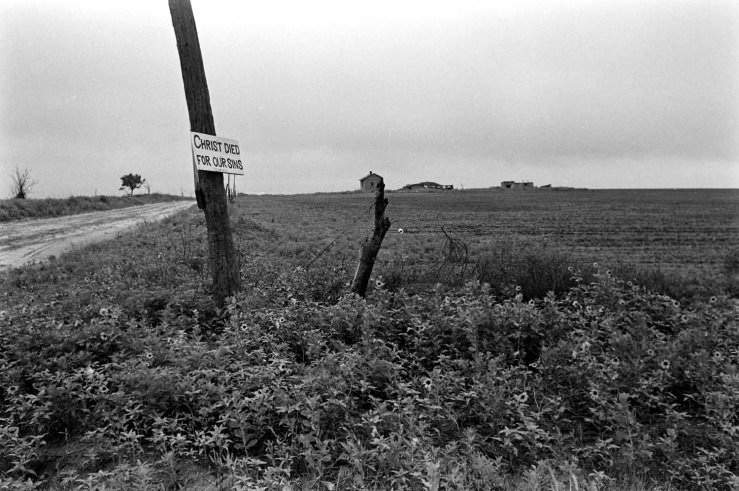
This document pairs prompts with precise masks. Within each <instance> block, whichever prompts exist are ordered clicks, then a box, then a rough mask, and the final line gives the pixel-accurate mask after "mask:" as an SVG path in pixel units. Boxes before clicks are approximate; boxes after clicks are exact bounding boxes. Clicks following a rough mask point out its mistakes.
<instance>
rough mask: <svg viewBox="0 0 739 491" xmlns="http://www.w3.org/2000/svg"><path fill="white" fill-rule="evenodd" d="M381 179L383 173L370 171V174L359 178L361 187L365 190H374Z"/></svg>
mask: <svg viewBox="0 0 739 491" xmlns="http://www.w3.org/2000/svg"><path fill="white" fill-rule="evenodd" d="M381 181H382V176H381V175H379V174H375V173H374V172H372V171H369V174H367V175H366V176H364V177H363V178H361V179H360V180H359V189H360V190H361V191H365V192H374V191H375V190H376V189H377V185H378V184H380V182H381Z"/></svg>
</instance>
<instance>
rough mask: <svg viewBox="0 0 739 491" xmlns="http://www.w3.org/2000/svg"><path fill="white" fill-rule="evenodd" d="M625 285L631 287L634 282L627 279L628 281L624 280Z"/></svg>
mask: <svg viewBox="0 0 739 491" xmlns="http://www.w3.org/2000/svg"><path fill="white" fill-rule="evenodd" d="M626 286H628V287H632V286H634V283H632V282H631V280H629V281H627V282H626Z"/></svg>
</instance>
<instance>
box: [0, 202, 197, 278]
mask: <svg viewBox="0 0 739 491" xmlns="http://www.w3.org/2000/svg"><path fill="white" fill-rule="evenodd" d="M194 204H195V202H194V201H175V202H171V201H170V202H166V203H154V204H150V205H141V206H132V207H129V208H122V209H118V210H109V211H96V212H92V213H83V214H80V215H71V216H64V217H59V218H48V219H41V220H28V221H21V222H12V223H9V224H3V225H0V271H2V270H5V269H9V268H13V267H17V266H21V265H22V264H25V263H28V262H31V261H42V260H44V259H48V258H49V257H50V256H53V255H59V254H61V253H63V252H67V251H69V250H71V249H73V248H75V247H80V246H83V245H86V244H90V243H93V242H100V241H102V240H107V239H112V238H114V237H115V236H116V234H117V233H119V232H121V231H123V230H126V229H129V228H131V227H133V226H135V225H138V224H140V223H144V222H150V221H155V220H161V219H164V218H166V217H168V216H171V215H174V214H175V213H178V212H180V211H183V210H185V209H187V208H189V207H191V206H193V205H194Z"/></svg>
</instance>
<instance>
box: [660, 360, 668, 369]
mask: <svg viewBox="0 0 739 491" xmlns="http://www.w3.org/2000/svg"><path fill="white" fill-rule="evenodd" d="M659 366H660V368H661V369H662V370H669V369H670V360H662V363H660V364H659Z"/></svg>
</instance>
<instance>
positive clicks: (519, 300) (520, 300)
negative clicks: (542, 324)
mask: <svg viewBox="0 0 739 491" xmlns="http://www.w3.org/2000/svg"><path fill="white" fill-rule="evenodd" d="M513 299H514V300H515V301H516V302H523V295H522V294H520V293H519V294H517V295H516V296H515V297H513Z"/></svg>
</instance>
